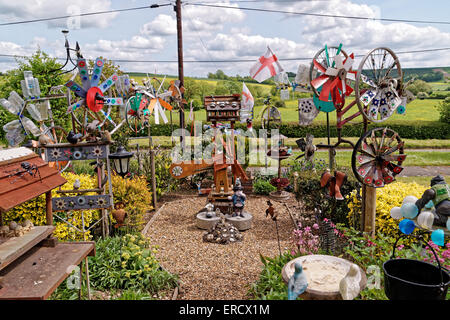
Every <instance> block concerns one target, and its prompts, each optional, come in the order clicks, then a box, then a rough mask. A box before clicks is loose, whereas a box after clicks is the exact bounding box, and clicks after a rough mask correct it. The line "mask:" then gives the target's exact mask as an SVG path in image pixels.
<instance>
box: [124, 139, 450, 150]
mask: <svg viewBox="0 0 450 320" xmlns="http://www.w3.org/2000/svg"><path fill="white" fill-rule="evenodd" d="M346 139H347V140H350V141H351V142H353V143H356V142H357V141H358V138H356V137H350V138H346ZM152 140H153V145H155V146H156V145H160V146H161V147H163V148H171V147H172V140H171V137H167V136H153V137H152ZM296 140H297V138H287V139H286V140H285V142H284V144H285V145H286V146H288V147H292V148H293V149H296V148H298V146H297V144H296V143H295V141H296ZM129 141H130V146H131V147H132V148H136V146H135V145H136V144H139V147H144V148H146V147H148V139H147V138H141V139H137V138H130V140H129ZM174 141H175V143H176V142H178V141H179V140H178V138H174ZM403 141H405V148H406V149H407V150H408V149H450V139H443V140H439V139H429V140H415V139H403ZM336 142H337V138H331V143H332V144H334V143H336ZM186 143H187V144H188V145H192V143H193V141H192V140H191V139H190V137H186ZM259 143H260V144H263V143H264V142H263V139H260V141H259ZM320 143H323V144H326V143H327V138H314V144H316V145H318V144H320ZM268 145H269V147H270V146H271V141H270V139H269V140H268ZM341 148H345V149H348V148H351V146H350V145H349V144H345V143H344V144H341V145H339V147H338V149H341Z"/></svg>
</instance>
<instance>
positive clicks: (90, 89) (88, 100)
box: [65, 58, 123, 112]
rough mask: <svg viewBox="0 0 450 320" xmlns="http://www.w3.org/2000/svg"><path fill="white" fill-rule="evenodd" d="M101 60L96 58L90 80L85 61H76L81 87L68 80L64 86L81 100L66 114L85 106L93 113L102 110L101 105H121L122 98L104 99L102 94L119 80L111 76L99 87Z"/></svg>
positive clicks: (71, 106) (116, 76)
mask: <svg viewBox="0 0 450 320" xmlns="http://www.w3.org/2000/svg"><path fill="white" fill-rule="evenodd" d="M103 64H104V62H103V59H100V58H97V60H96V61H95V65H94V70H93V71H92V76H91V79H89V72H88V69H87V65H86V59H83V58H80V59H78V60H77V67H78V71H79V74H80V78H81V83H82V85H79V84H77V83H75V82H74V81H72V80H69V81H68V82H67V83H66V84H65V86H66V87H68V88H69V89H70V90H72V91H73V92H74V93H75V95H76V96H78V97H80V98H82V100H79V101H77V102H75V103H74V104H72V105H70V106H69V108H68V109H67V112H73V111H74V110H75V109H77V108H79V107H81V106H86V107H87V108H89V110H92V111H93V112H99V111H100V110H102V108H103V105H122V104H123V100H122V98H115V97H104V96H103V94H104V93H105V92H106V91H107V90H108V89H109V88H111V87H112V86H113V85H114V84H115V83H116V81H117V80H118V79H119V77H118V75H117V74H113V75H112V76H111V77H109V78H108V79H106V80H105V81H104V82H103V83H101V84H100V85H99V82H100V77H101V75H102V70H103Z"/></svg>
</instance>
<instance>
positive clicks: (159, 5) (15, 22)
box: [0, 3, 171, 27]
mask: <svg viewBox="0 0 450 320" xmlns="http://www.w3.org/2000/svg"><path fill="white" fill-rule="evenodd" d="M170 5H171V4H170V3H166V4H152V5H150V6H144V7H134V8H125V9H113V10H106V11H95V12H86V13H80V14H71V15H66V16H60V17H52V18H40V19H33V20H23V21H13V22H4V23H0V27H1V26H9V25H15V24H24V23H34V22H42V21H50V20H58V19H67V18H72V17H85V16H93V15H99V14H106V13H114V12H125V11H134V10H143V9H154V8H159V7H165V6H170Z"/></svg>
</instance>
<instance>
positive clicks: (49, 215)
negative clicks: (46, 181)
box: [45, 190, 53, 226]
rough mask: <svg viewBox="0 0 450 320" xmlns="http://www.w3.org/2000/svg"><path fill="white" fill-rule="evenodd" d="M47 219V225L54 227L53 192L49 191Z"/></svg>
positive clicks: (46, 197)
mask: <svg viewBox="0 0 450 320" xmlns="http://www.w3.org/2000/svg"><path fill="white" fill-rule="evenodd" d="M45 218H46V220H47V225H48V226H52V225H53V209H52V191H51V190H50V191H47V192H46V193H45Z"/></svg>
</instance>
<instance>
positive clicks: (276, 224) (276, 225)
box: [274, 218, 281, 257]
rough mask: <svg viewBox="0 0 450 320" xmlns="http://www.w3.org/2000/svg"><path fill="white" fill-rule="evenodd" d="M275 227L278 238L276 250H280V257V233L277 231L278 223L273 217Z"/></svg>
mask: <svg viewBox="0 0 450 320" xmlns="http://www.w3.org/2000/svg"><path fill="white" fill-rule="evenodd" d="M274 221H275V228H276V229H277V239H278V250H280V257H281V245H280V234H279V232H278V223H277V220H276V218H275V220H274Z"/></svg>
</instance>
